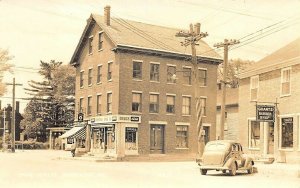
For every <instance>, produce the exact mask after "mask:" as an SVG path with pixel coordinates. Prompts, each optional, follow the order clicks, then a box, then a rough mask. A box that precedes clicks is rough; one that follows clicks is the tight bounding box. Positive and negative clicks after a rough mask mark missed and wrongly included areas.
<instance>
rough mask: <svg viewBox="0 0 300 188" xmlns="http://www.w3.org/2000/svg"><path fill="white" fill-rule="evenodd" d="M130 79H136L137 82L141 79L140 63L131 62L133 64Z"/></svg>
mask: <svg viewBox="0 0 300 188" xmlns="http://www.w3.org/2000/svg"><path fill="white" fill-rule="evenodd" d="M132 77H133V78H134V79H138V80H141V79H142V62H140V61H133V64H132Z"/></svg>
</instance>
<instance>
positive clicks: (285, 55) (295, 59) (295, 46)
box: [239, 37, 300, 78]
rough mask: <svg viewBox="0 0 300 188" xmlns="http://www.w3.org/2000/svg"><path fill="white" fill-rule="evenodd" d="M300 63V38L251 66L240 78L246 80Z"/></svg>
mask: <svg viewBox="0 0 300 188" xmlns="http://www.w3.org/2000/svg"><path fill="white" fill-rule="evenodd" d="M299 63H300V37H299V38H298V39H296V40H294V41H292V42H291V43H289V44H288V45H286V46H284V47H282V48H280V49H279V50H276V51H275V52H273V53H272V54H270V55H268V56H266V57H264V58H263V59H261V60H260V61H258V62H256V63H253V64H252V65H250V66H249V67H248V68H247V69H246V70H245V71H243V72H242V73H241V74H240V75H239V78H246V77H250V76H254V75H258V74H261V73H264V72H269V71H272V70H275V69H281V68H284V67H287V66H291V65H293V64H299Z"/></svg>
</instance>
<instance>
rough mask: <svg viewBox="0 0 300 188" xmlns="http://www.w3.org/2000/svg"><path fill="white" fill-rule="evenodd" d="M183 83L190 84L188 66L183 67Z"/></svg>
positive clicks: (190, 74)
mask: <svg viewBox="0 0 300 188" xmlns="http://www.w3.org/2000/svg"><path fill="white" fill-rule="evenodd" d="M182 70H183V84H186V85H192V69H191V68H189V67H183V68H182Z"/></svg>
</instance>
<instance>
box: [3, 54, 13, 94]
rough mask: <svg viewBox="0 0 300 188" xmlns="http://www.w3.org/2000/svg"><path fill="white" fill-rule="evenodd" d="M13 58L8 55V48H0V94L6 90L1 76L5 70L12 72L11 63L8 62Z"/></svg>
mask: <svg viewBox="0 0 300 188" xmlns="http://www.w3.org/2000/svg"><path fill="white" fill-rule="evenodd" d="M12 58H13V56H11V55H9V52H8V50H3V49H1V48H0V96H2V95H3V94H4V93H5V91H6V86H5V84H3V82H2V81H3V76H4V73H5V72H6V71H9V72H12V69H11V68H12V67H13V65H12V64H9V63H8V62H9V61H10V60H11V59H12Z"/></svg>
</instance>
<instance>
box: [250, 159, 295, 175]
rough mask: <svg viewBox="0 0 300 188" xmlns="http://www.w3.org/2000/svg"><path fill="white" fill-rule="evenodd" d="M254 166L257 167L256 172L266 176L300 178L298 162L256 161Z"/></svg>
mask: <svg viewBox="0 0 300 188" xmlns="http://www.w3.org/2000/svg"><path fill="white" fill-rule="evenodd" d="M254 166H255V167H256V168H257V173H262V174H265V175H267V176H281V177H293V178H300V164H288V163H278V162H274V163H272V164H263V163H259V162H256V163H255V165H254Z"/></svg>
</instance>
